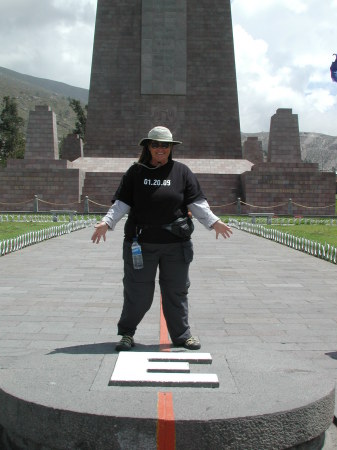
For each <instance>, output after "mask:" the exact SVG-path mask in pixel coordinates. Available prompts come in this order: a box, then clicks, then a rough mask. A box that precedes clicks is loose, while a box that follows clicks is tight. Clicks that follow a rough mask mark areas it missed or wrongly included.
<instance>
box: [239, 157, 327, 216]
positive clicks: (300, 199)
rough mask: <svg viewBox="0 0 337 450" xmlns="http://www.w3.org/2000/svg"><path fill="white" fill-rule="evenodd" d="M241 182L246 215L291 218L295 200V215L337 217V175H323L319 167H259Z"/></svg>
mask: <svg viewBox="0 0 337 450" xmlns="http://www.w3.org/2000/svg"><path fill="white" fill-rule="evenodd" d="M241 180H242V186H243V192H244V194H243V201H244V202H245V203H247V204H248V205H247V206H245V207H244V208H243V209H242V212H243V213H249V212H255V213H256V212H274V213H275V214H288V201H289V199H290V198H291V200H292V205H293V209H292V212H293V214H294V215H318V216H319V215H335V189H334V186H335V175H334V174H333V173H332V172H331V173H326V172H320V171H319V170H318V166H317V164H308V163H294V164H287V163H270V164H257V165H255V166H253V168H252V171H251V172H245V173H244V174H242V176H241ZM250 205H254V206H255V207H252V206H250ZM256 206H258V207H259V208H256Z"/></svg>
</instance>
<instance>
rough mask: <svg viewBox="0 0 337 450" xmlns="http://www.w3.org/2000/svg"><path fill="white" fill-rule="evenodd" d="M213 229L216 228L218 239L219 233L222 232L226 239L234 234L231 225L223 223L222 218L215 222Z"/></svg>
mask: <svg viewBox="0 0 337 450" xmlns="http://www.w3.org/2000/svg"><path fill="white" fill-rule="evenodd" d="M213 229H214V230H215V233H216V238H217V239H218V236H219V234H221V235H222V236H223V237H224V239H226V238H229V237H231V234H233V231H232V229H231V227H229V226H228V225H226V224H225V223H223V222H222V221H221V220H218V221H217V222H215V223H214V224H213Z"/></svg>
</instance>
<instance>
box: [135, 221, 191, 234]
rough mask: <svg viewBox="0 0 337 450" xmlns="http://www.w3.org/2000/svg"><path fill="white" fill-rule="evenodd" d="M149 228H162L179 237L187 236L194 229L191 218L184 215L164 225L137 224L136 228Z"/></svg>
mask: <svg viewBox="0 0 337 450" xmlns="http://www.w3.org/2000/svg"><path fill="white" fill-rule="evenodd" d="M149 228H162V229H164V230H166V231H169V232H170V233H172V234H174V235H175V236H178V237H180V238H189V237H190V236H191V234H192V233H193V231H194V224H193V220H192V219H191V218H190V217H188V216H186V217H179V218H178V219H176V220H175V221H174V222H171V223H167V224H164V225H137V230H142V229H143V230H147V229H149ZM140 232H141V231H140Z"/></svg>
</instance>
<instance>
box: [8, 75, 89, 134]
mask: <svg viewBox="0 0 337 450" xmlns="http://www.w3.org/2000/svg"><path fill="white" fill-rule="evenodd" d="M88 95H89V91H88V90H87V89H82V88H78V87H74V86H70V85H68V84H65V83H59V82H58V81H52V80H46V79H44V78H37V77H32V76H30V75H24V74H21V73H18V72H14V71H13V70H9V69H5V68H4V67H0V100H2V99H3V97H5V96H10V97H14V98H16V100H17V104H18V107H19V114H20V116H21V117H22V118H23V119H24V121H25V124H26V125H27V123H28V116H29V111H32V110H34V109H35V106H36V105H49V106H50V107H51V108H52V110H53V111H54V112H55V114H56V118H57V131H58V138H59V139H61V138H62V137H63V136H66V135H67V134H69V133H71V132H72V130H73V128H74V126H75V120H76V116H75V114H74V112H73V110H72V109H71V108H70V106H69V100H68V98H75V99H76V100H79V101H80V102H81V103H82V105H83V106H84V105H86V104H87V103H88Z"/></svg>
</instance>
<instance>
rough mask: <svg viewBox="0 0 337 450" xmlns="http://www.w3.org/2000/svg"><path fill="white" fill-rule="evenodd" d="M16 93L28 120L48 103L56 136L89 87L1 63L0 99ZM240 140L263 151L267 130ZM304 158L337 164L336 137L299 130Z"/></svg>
mask: <svg viewBox="0 0 337 450" xmlns="http://www.w3.org/2000/svg"><path fill="white" fill-rule="evenodd" d="M6 95H8V96H10V97H15V98H16V100H17V103H18V106H19V114H20V116H21V117H22V118H23V119H24V120H25V123H26V124H27V122H28V115H29V111H31V110H34V109H35V105H42V104H43V105H49V106H50V107H51V108H52V110H53V111H54V112H55V114H56V116H57V129H58V138H59V139H61V138H62V137H63V136H66V135H67V134H68V133H71V132H72V130H73V128H74V126H75V119H76V117H75V114H74V112H73V110H72V109H71V108H70V107H69V101H68V98H75V99H76V100H80V101H81V103H82V105H83V106H84V105H86V104H87V103H88V96H89V91H88V90H87V89H82V88H78V87H74V86H70V85H68V84H65V83H60V82H58V81H52V80H46V79H44V78H37V77H32V76H30V75H24V74H21V73H18V72H14V71H13V70H9V69H5V68H4V67H0V100H2V98H3V97H4V96H6ZM241 136H242V142H243V141H245V140H246V139H247V137H248V136H257V137H258V138H259V139H260V140H261V142H262V148H263V152H264V154H265V155H267V151H268V139H269V133H268V132H258V133H241ZM300 140H301V152H302V159H303V161H307V162H315V163H318V164H319V167H320V168H321V169H323V170H332V168H333V167H335V168H337V137H336V136H327V135H325V134H319V133H306V132H301V133H300Z"/></svg>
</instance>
